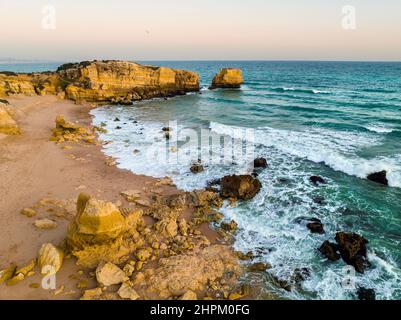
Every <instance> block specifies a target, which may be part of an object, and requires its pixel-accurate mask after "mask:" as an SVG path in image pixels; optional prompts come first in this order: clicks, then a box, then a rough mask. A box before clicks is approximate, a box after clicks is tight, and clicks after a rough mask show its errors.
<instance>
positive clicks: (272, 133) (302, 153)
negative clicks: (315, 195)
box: [210, 122, 401, 188]
mask: <svg viewBox="0 0 401 320" xmlns="http://www.w3.org/2000/svg"><path fill="white" fill-rule="evenodd" d="M210 127H211V129H212V131H214V132H216V133H219V134H227V135H231V136H234V137H235V136H237V135H238V134H239V133H240V132H241V128H239V127H231V126H227V125H223V124H219V123H216V122H212V123H211V125H210ZM380 141H381V138H380V137H377V136H372V135H369V134H363V133H356V132H348V131H342V132H340V131H334V130H327V129H321V128H306V129H305V130H304V131H291V130H283V129H275V128H270V127H263V128H258V129H256V132H255V143H257V144H261V145H264V146H267V147H274V148H276V149H278V150H280V151H282V152H284V153H286V154H291V155H294V156H297V157H299V158H304V159H308V160H310V161H313V162H315V163H324V164H326V165H327V166H329V167H331V168H332V169H334V170H336V171H342V172H344V173H346V174H348V175H352V176H356V177H359V178H362V179H365V178H366V177H367V176H368V175H369V174H371V173H374V172H378V171H382V170H386V171H387V173H388V180H389V185H390V186H393V187H400V188H401V154H398V155H395V156H392V157H376V158H373V159H364V158H362V157H360V156H358V155H357V153H358V151H360V150H362V149H363V148H365V147H370V146H373V145H377V144H379V143H380Z"/></svg>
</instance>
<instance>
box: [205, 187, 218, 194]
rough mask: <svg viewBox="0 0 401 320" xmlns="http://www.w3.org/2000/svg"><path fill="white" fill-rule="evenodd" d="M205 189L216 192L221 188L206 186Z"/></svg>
mask: <svg viewBox="0 0 401 320" xmlns="http://www.w3.org/2000/svg"><path fill="white" fill-rule="evenodd" d="M205 191H210V192H214V193H219V192H220V190H219V189H218V188H215V187H206V188H205Z"/></svg>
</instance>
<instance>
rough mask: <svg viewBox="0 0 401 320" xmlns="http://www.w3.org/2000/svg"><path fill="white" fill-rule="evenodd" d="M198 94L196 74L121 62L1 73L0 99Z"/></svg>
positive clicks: (119, 99) (113, 99) (105, 99)
mask: <svg viewBox="0 0 401 320" xmlns="http://www.w3.org/2000/svg"><path fill="white" fill-rule="evenodd" d="M192 91H199V75H198V74H196V73H193V72H189V71H185V70H175V69H170V68H165V67H153V66H145V65H140V64H137V63H133V62H124V61H91V62H89V61H87V62H81V63H68V64H64V65H62V66H60V67H59V68H58V70H57V71H56V72H46V73H33V74H16V73H12V72H3V73H0V97H1V96H10V95H14V94H23V95H42V94H58V95H60V96H65V97H66V98H68V99H71V100H74V101H77V102H82V101H88V102H95V103H127V104H129V103H131V102H132V101H136V100H143V99H151V98H156V97H171V96H176V95H183V94H186V93H187V92H192Z"/></svg>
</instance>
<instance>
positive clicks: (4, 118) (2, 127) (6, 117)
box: [0, 104, 21, 135]
mask: <svg viewBox="0 0 401 320" xmlns="http://www.w3.org/2000/svg"><path fill="white" fill-rule="evenodd" d="M0 133H5V134H8V135H19V134H21V130H20V129H19V127H18V125H17V123H16V122H15V120H14V119H13V118H12V116H11V112H10V109H9V108H8V107H7V106H3V105H2V104H1V105H0Z"/></svg>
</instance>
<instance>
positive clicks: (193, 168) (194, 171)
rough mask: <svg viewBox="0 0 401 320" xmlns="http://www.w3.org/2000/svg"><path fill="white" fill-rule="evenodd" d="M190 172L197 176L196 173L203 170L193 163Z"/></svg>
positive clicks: (200, 165)
mask: <svg viewBox="0 0 401 320" xmlns="http://www.w3.org/2000/svg"><path fill="white" fill-rule="evenodd" d="M190 170H191V172H192V173H194V174H197V173H201V172H203V171H204V170H205V168H204V167H203V166H202V164H200V163H194V164H193V165H192V166H191V169H190Z"/></svg>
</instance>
